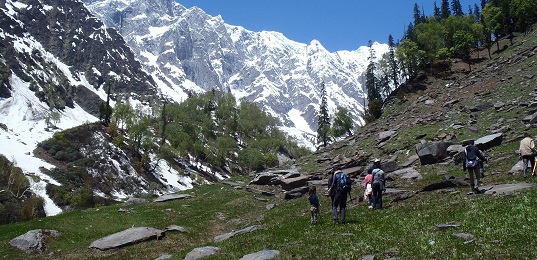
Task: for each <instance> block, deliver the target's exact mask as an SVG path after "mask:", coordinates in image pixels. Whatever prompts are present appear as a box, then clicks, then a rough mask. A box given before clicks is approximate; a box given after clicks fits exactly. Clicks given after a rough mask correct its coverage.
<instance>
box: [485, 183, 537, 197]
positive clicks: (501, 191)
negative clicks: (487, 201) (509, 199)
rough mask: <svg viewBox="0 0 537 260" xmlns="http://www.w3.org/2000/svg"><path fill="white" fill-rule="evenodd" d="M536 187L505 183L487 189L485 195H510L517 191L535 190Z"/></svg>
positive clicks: (530, 184) (525, 184)
mask: <svg viewBox="0 0 537 260" xmlns="http://www.w3.org/2000/svg"><path fill="white" fill-rule="evenodd" d="M534 187H535V185H534V184H533V183H527V182H519V183H505V184H497V185H494V186H492V187H489V188H487V189H485V191H484V192H482V193H483V194H493V195H504V196H505V195H510V194H513V193H514V192H517V191H522V190H528V189H533V188H534Z"/></svg>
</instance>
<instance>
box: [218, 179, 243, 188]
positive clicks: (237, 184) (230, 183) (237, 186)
mask: <svg viewBox="0 0 537 260" xmlns="http://www.w3.org/2000/svg"><path fill="white" fill-rule="evenodd" d="M221 183H222V184H225V185H228V186H231V187H233V188H240V187H242V184H240V183H238V182H233V181H227V180H224V181H222V182H221Z"/></svg>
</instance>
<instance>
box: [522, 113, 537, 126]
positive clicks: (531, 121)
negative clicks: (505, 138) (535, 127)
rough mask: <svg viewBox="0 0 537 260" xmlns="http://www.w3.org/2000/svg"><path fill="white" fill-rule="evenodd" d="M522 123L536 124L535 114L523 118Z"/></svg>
mask: <svg viewBox="0 0 537 260" xmlns="http://www.w3.org/2000/svg"><path fill="white" fill-rule="evenodd" d="M522 121H523V122H524V123H528V124H534V123H536V122H537V112H535V113H533V114H531V115H529V116H526V117H524V119H522Z"/></svg>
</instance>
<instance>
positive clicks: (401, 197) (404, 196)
mask: <svg viewBox="0 0 537 260" xmlns="http://www.w3.org/2000/svg"><path fill="white" fill-rule="evenodd" d="M412 197H414V193H411V192H403V193H400V194H398V195H396V196H395V197H394V198H393V200H392V202H391V203H396V202H399V201H403V200H407V199H410V198H412Z"/></svg>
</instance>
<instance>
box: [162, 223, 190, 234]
mask: <svg viewBox="0 0 537 260" xmlns="http://www.w3.org/2000/svg"><path fill="white" fill-rule="evenodd" d="M168 231H179V232H181V233H188V229H186V228H184V227H181V226H178V225H169V226H167V227H166V228H165V229H164V232H168Z"/></svg>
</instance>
